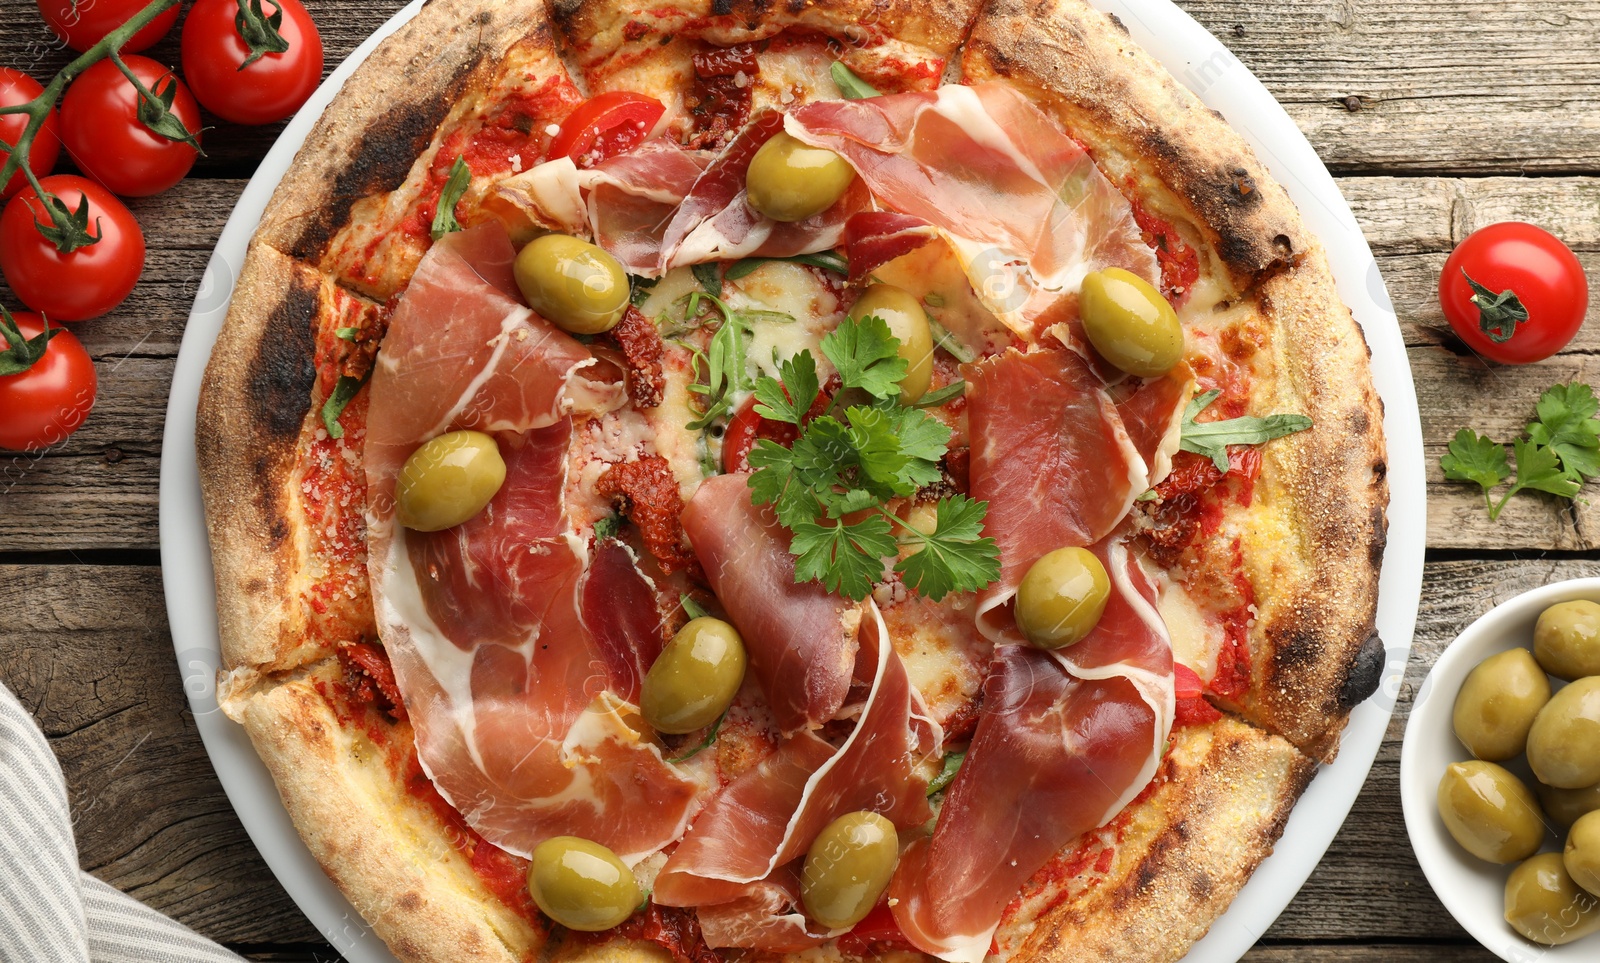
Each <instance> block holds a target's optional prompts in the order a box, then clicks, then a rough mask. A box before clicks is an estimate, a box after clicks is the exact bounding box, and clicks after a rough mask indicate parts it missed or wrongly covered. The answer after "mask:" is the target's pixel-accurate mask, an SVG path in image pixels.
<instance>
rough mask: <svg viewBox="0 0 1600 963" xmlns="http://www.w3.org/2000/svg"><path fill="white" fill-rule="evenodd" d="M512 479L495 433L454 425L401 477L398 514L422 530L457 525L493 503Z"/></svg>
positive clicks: (413, 460) (407, 466)
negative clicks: (494, 435)
mask: <svg viewBox="0 0 1600 963" xmlns="http://www.w3.org/2000/svg"><path fill="white" fill-rule="evenodd" d="M505 480H506V463H505V461H504V460H502V459H501V457H500V446H499V445H497V444H495V440H494V438H493V437H491V436H489V435H486V434H484V433H483V432H481V431H450V432H446V433H444V434H442V435H440V436H439V437H437V438H434V439H431V440H430V441H427V442H425V443H424V444H423V445H422V447H421V448H418V449H417V450H416V451H414V452H412V453H411V457H410V458H407V459H406V463H405V465H404V466H402V467H401V469H400V477H399V478H398V479H397V480H396V481H395V488H394V497H395V514H397V515H398V516H399V517H400V524H402V525H404V526H405V527H407V528H410V529H415V530H416V531H419V532H438V531H443V530H444V529H446V528H454V527H455V526H457V525H460V524H461V523H462V522H464V521H466V520H467V519H469V518H472V517H473V516H474V515H477V514H478V513H479V512H481V511H483V506H485V505H487V504H489V500H490V499H492V498H494V496H495V492H498V491H499V490H500V486H501V485H502V484H504V483H505Z"/></svg>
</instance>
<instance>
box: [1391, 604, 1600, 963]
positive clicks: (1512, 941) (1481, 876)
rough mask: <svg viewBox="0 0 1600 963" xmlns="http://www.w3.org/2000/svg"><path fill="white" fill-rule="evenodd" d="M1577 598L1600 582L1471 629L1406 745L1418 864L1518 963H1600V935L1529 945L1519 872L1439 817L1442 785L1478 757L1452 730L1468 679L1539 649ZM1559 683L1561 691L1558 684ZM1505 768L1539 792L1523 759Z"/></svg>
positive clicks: (1431, 681) (1555, 841)
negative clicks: (1477, 852) (1546, 626)
mask: <svg viewBox="0 0 1600 963" xmlns="http://www.w3.org/2000/svg"><path fill="white" fill-rule="evenodd" d="M1575 599H1589V600H1591V601H1596V602H1600V578H1579V579H1573V580H1571V581H1568V582H1555V583H1553V584H1550V585H1546V586H1543V587H1542V588H1536V589H1534V590H1533V591H1531V592H1524V593H1523V594H1521V595H1519V596H1517V597H1516V598H1514V599H1512V600H1510V601H1509V602H1504V603H1502V604H1500V605H1497V606H1495V607H1494V608H1492V609H1490V610H1489V611H1488V612H1486V613H1485V614H1484V615H1483V617H1482V618H1479V619H1478V620H1477V621H1476V622H1474V623H1472V624H1471V625H1469V626H1467V630H1466V631H1465V632H1462V633H1461V634H1460V635H1459V636H1457V637H1456V640H1455V641H1454V642H1452V643H1450V646H1449V647H1448V648H1446V649H1445V650H1444V654H1443V655H1441V656H1440V657H1439V661H1438V663H1437V664H1436V665H1434V667H1433V671H1431V672H1429V673H1428V677H1427V679H1426V680H1424V681H1423V683H1422V689H1421V690H1420V691H1419V692H1418V693H1417V699H1416V702H1415V704H1414V705H1413V706H1412V707H1411V720H1410V721H1409V722H1408V723H1406V737H1405V743H1404V745H1403V746H1402V748H1401V750H1400V802H1401V805H1402V807H1403V808H1404V809H1405V814H1406V832H1407V833H1409V834H1410V836H1411V848H1412V849H1414V850H1416V853H1417V862H1419V863H1421V864H1422V871H1423V873H1424V874H1426V875H1427V877H1428V882H1429V883H1431V884H1432V885H1433V891H1434V892H1435V893H1437V894H1438V896H1439V901H1440V902H1442V903H1444V905H1445V908H1446V909H1448V910H1449V911H1450V914H1451V915H1452V916H1454V917H1455V918H1456V922H1458V923H1460V924H1461V925H1462V926H1463V927H1465V928H1466V930H1467V932H1468V933H1471V934H1472V936H1473V938H1474V939H1476V940H1477V941H1478V942H1479V943H1482V944H1483V945H1484V946H1485V947H1487V948H1488V949H1489V950H1490V952H1492V953H1494V954H1495V955H1497V956H1499V957H1500V958H1501V959H1502V960H1507V961H1510V963H1557V961H1567V960H1571V961H1577V960H1586V961H1588V963H1594V961H1595V960H1597V959H1600V936H1591V937H1589V938H1587V939H1581V940H1576V941H1574V942H1572V943H1568V944H1567V945H1566V946H1555V947H1547V946H1540V945H1538V944H1535V943H1531V942H1529V941H1528V940H1525V939H1523V938H1522V937H1521V936H1519V935H1518V934H1517V932H1516V931H1515V930H1513V929H1512V928H1511V927H1510V925H1508V924H1507V923H1506V921H1505V883H1506V876H1507V875H1508V874H1509V873H1510V872H1511V869H1512V867H1511V866H1496V865H1494V864H1492V863H1486V862H1484V861H1482V860H1480V859H1478V858H1477V857H1475V856H1472V855H1470V854H1469V853H1467V851H1466V850H1464V849H1462V848H1461V847H1460V845H1458V844H1457V843H1456V841H1455V840H1454V839H1453V838H1452V837H1451V836H1450V833H1449V831H1448V830H1446V829H1445V828H1444V822H1443V820H1441V819H1440V818H1439V805H1438V791H1439V780H1440V778H1441V777H1443V776H1444V769H1445V766H1447V765H1449V764H1450V763H1452V762H1465V761H1466V760H1468V759H1471V758H1472V753H1470V752H1468V751H1467V750H1466V748H1465V747H1464V746H1462V745H1461V743H1460V741H1459V740H1457V739H1456V737H1455V733H1454V732H1453V731H1452V730H1451V723H1450V715H1451V710H1452V709H1453V708H1454V706H1455V701H1456V693H1457V692H1459V691H1460V690H1461V683H1462V682H1463V681H1465V679H1466V677H1467V673H1469V672H1471V671H1472V670H1473V668H1474V667H1475V666H1477V664H1478V663H1479V662H1482V661H1483V660H1484V659H1487V658H1488V657H1489V656H1491V655H1494V654H1496V653H1499V652H1504V651H1506V650H1508V649H1512V648H1516V647H1518V646H1522V647H1525V648H1528V647H1531V646H1532V645H1533V625H1534V623H1535V622H1536V621H1538V619H1539V613H1540V612H1543V611H1544V610H1545V609H1546V608H1548V607H1549V606H1551V605H1554V604H1556V603H1557V602H1570V601H1573V600H1575ZM1551 684H1552V686H1557V687H1558V686H1560V685H1561V683H1560V682H1559V680H1555V679H1552V680H1551ZM1503 765H1505V766H1506V768H1508V769H1510V770H1511V771H1512V772H1515V773H1516V774H1517V775H1518V776H1519V777H1521V778H1523V779H1524V780H1527V781H1529V783H1530V785H1531V781H1532V776H1531V775H1530V774H1529V772H1528V768H1527V765H1526V763H1525V762H1523V761H1522V759H1521V757H1519V758H1518V759H1517V760H1516V761H1514V762H1510V763H1503ZM1552 826H1553V828H1554V829H1555V834H1553V835H1552V836H1551V837H1550V838H1549V840H1547V842H1546V844H1545V847H1544V851H1546V852H1553V851H1556V850H1559V849H1560V847H1561V845H1562V844H1563V843H1564V842H1565V835H1564V832H1563V831H1562V830H1561V828H1560V827H1559V826H1557V825H1555V824H1553V823H1552Z"/></svg>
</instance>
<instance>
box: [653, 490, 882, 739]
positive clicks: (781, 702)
mask: <svg viewBox="0 0 1600 963" xmlns="http://www.w3.org/2000/svg"><path fill="white" fill-rule="evenodd" d="M748 479H749V476H748V475H745V474H733V475H718V476H716V477H715V478H709V479H707V480H706V481H705V483H704V484H702V485H701V486H700V489H699V491H697V492H696V493H695V496H694V498H693V499H692V500H690V502H689V504H688V506H686V507H685V508H684V511H683V530H684V532H685V533H687V534H688V536H689V544H690V545H692V546H693V547H694V552H695V556H696V557H697V558H698V559H699V560H700V566H701V568H703V569H704V570H705V573H706V579H707V580H708V581H709V582H710V583H711V588H712V590H713V591H715V592H716V593H717V598H718V600H719V601H721V602H722V606H723V608H724V609H726V610H727V612H728V616H729V618H730V619H732V621H733V624H734V625H735V626H736V627H737V628H738V629H739V634H740V635H742V636H743V637H744V642H745V648H746V649H747V651H748V654H749V659H750V669H751V671H752V672H753V673H754V674H755V677H756V681H757V682H759V683H760V684H761V691H762V692H763V693H764V694H765V695H766V697H767V702H768V704H769V705H770V706H771V707H772V713H773V715H774V716H775V717H776V718H777V720H778V726H779V728H781V729H782V730H783V731H784V732H794V731H796V730H799V729H815V728H817V727H819V726H821V725H822V724H823V723H825V722H827V721H829V720H830V719H832V718H833V717H834V716H835V715H836V714H837V713H838V711H839V707H840V706H842V705H844V700H845V696H846V694H847V693H848V692H849V689H850V670H851V667H852V666H853V665H854V664H855V660H856V628H857V626H858V625H859V624H860V621H861V609H860V607H859V606H858V605H855V604H852V603H851V602H849V601H847V600H845V599H843V598H840V597H839V596H837V595H833V594H831V593H829V592H827V591H826V590H824V589H823V587H822V586H821V585H820V584H818V583H816V582H806V583H804V584H799V585H797V584H795V580H794V556H793V555H791V554H789V534H788V532H786V531H785V530H784V528H783V526H782V525H779V524H778V522H777V520H776V519H775V518H773V517H772V513H771V511H770V510H768V509H767V508H766V507H758V506H755V505H752V504H750V486H749V482H748Z"/></svg>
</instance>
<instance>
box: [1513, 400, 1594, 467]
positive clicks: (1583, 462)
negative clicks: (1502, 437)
mask: <svg viewBox="0 0 1600 963" xmlns="http://www.w3.org/2000/svg"><path fill="white" fill-rule="evenodd" d="M1535 410H1536V411H1537V413H1538V416H1539V417H1538V420H1537V421H1532V422H1529V423H1528V439H1529V440H1530V441H1532V442H1533V443H1534V444H1536V445H1542V446H1545V447H1547V448H1550V449H1552V450H1553V451H1555V453H1556V457H1558V458H1559V459H1561V467H1562V469H1563V470H1565V471H1567V472H1569V473H1575V474H1578V475H1581V476H1583V477H1585V478H1594V477H1596V476H1600V420H1596V418H1595V415H1596V414H1597V413H1600V400H1596V399H1595V396H1594V390H1593V389H1592V388H1590V387H1589V386H1588V385H1586V384H1582V383H1580V382H1575V383H1572V384H1564V385H1553V386H1551V387H1550V388H1549V389H1547V390H1546V391H1545V393H1544V394H1542V395H1540V396H1539V404H1538V406H1537V408H1536V409H1535Z"/></svg>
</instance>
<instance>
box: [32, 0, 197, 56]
mask: <svg viewBox="0 0 1600 963" xmlns="http://www.w3.org/2000/svg"><path fill="white" fill-rule="evenodd" d="M38 3H39V16H41V17H43V18H44V22H45V23H47V24H49V25H50V29H51V30H53V31H55V34H56V36H58V37H60V38H61V39H62V40H63V41H65V42H66V45H67V46H69V47H71V48H72V49H73V50H78V51H84V50H88V49H89V48H90V47H93V46H94V45H95V44H97V43H99V42H100V41H102V40H104V39H105V37H106V34H108V33H110V32H111V31H113V30H115V29H117V28H118V27H120V26H122V25H123V24H125V23H127V22H128V21H129V20H131V19H133V15H134V14H136V13H138V12H139V11H140V10H143V9H144V8H145V7H146V6H148V5H149V2H148V0H38ZM178 9H179V5H178V4H173V5H172V8H171V9H169V10H163V11H162V12H161V13H159V14H157V15H156V18H155V19H154V20H152V21H150V22H149V23H148V24H146V25H145V26H143V27H141V28H140V29H139V32H138V33H136V34H134V35H133V36H132V37H129V38H128V42H127V43H125V44H123V45H122V52H123V53H125V54H130V53H138V52H139V51H141V50H144V49H146V48H148V47H150V46H151V45H152V44H154V43H155V42H156V41H157V40H160V39H161V38H162V37H165V36H166V35H167V31H168V30H171V29H172V25H173V24H175V23H177V22H178Z"/></svg>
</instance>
